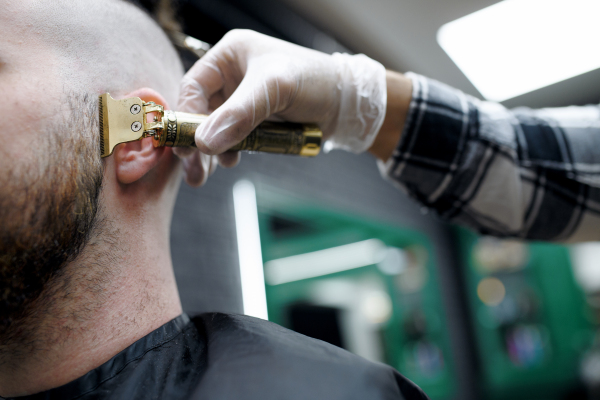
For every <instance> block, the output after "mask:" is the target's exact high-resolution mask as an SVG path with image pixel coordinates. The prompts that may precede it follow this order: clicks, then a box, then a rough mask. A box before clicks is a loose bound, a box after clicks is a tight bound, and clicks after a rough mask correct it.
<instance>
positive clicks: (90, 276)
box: [0, 218, 181, 396]
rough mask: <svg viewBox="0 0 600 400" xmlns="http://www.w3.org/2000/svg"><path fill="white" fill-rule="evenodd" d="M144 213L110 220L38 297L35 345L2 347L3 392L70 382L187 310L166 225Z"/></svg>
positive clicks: (33, 390)
mask: <svg viewBox="0 0 600 400" xmlns="http://www.w3.org/2000/svg"><path fill="white" fill-rule="evenodd" d="M141 219H142V221H139V223H138V224H136V225H135V226H133V227H132V226H131V225H127V224H125V223H121V224H120V225H118V224H111V223H109V222H106V221H104V222H103V223H102V224H103V225H104V226H103V227H102V228H101V230H102V232H101V233H100V234H97V235H94V238H93V239H92V240H91V241H90V242H89V243H88V245H87V246H86V247H85V249H84V251H83V252H82V253H81V254H80V256H79V257H77V259H76V260H75V261H74V262H72V263H71V264H69V265H68V266H66V268H65V270H64V273H63V274H62V275H61V276H60V277H58V278H56V279H55V282H53V284H51V285H50V287H51V289H50V290H51V292H50V293H46V295H43V296H42V299H43V300H44V304H36V305H35V307H37V308H36V310H35V311H36V313H37V314H39V318H38V319H37V320H36V322H35V324H34V326H33V328H32V333H31V337H30V340H32V341H33V342H31V343H35V344H34V345H33V346H32V349H31V351H28V350H25V351H21V352H20V351H18V349H17V351H13V352H11V351H10V350H9V349H6V350H9V351H4V350H1V351H0V353H1V352H4V353H5V354H4V356H3V355H2V354H0V357H2V361H4V362H3V363H0V395H1V396H21V395H27V394H33V393H38V392H40V391H44V390H47V389H51V388H54V387H58V386H61V385H64V384H66V383H68V382H70V381H72V380H74V379H76V378H78V377H80V376H82V375H84V374H85V373H86V372H88V371H90V370H92V369H94V368H96V367H98V366H100V365H102V364H103V363H105V362H106V361H108V360H109V359H110V358H112V357H113V356H114V355H116V354H117V353H118V352H120V351H121V350H123V349H125V348H127V347H128V346H130V345H131V344H132V343H134V342H135V341H136V340H138V339H140V338H142V337H144V336H145V335H147V334H148V333H150V332H152V331H153V330H155V329H157V328H158V327H160V326H161V325H163V324H165V323H167V322H168V321H170V320H171V319H173V318H175V317H177V316H178V315H179V314H181V304H180V301H179V295H178V292H177V287H176V284H175V278H174V276H173V271H172V264H171V257H170V250H169V236H168V227H163V228H162V229H156V223H155V221H148V220H144V219H143V218H141ZM163 225H164V224H163ZM13 350H15V349H13ZM11 354H13V355H16V356H14V357H13V358H12V359H11Z"/></svg>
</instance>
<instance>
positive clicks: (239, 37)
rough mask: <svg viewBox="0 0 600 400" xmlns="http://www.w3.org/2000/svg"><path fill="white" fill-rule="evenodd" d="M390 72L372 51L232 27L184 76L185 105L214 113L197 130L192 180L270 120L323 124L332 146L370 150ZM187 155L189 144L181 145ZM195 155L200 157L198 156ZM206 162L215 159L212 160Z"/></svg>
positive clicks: (227, 158)
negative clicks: (325, 49) (328, 47)
mask: <svg viewBox="0 0 600 400" xmlns="http://www.w3.org/2000/svg"><path fill="white" fill-rule="evenodd" d="M385 109H386V72H385V68H384V67H383V66H382V65H381V64H380V63H378V62H376V61H374V60H372V59H370V58H368V57H366V56H364V55H355V56H351V55H348V54H339V53H336V54H333V55H328V54H325V53H321V52H318V51H315V50H310V49H307V48H304V47H300V46H297V45H294V44H291V43H287V42H284V41H281V40H278V39H274V38H271V37H269V36H265V35H262V34H259V33H256V32H253V31H246V30H234V31H231V32H229V33H228V34H227V35H225V37H224V38H223V39H222V40H221V41H220V42H219V43H217V44H216V45H215V46H214V48H212V49H211V50H210V51H209V52H208V53H206V55H205V56H204V57H203V58H202V59H200V60H199V61H198V62H197V63H196V64H195V65H194V66H193V67H192V68H191V69H190V70H189V71H188V73H187V74H186V75H185V76H184V78H183V81H182V84H181V91H180V99H179V105H178V110H179V111H184V112H191V113H204V114H208V113H212V114H211V115H210V117H209V118H208V119H207V120H206V121H205V122H204V123H203V124H202V125H200V126H199V127H198V129H197V131H196V145H197V147H198V149H199V151H200V152H202V153H204V154H203V155H198V154H197V150H195V153H192V155H190V156H189V157H188V158H186V159H185V160H184V164H185V167H186V172H187V179H186V180H187V181H188V183H190V184H192V185H199V184H202V183H203V181H194V180H193V179H190V178H194V177H199V176H201V177H203V179H204V180H205V177H206V176H207V175H208V174H209V172H210V171H206V172H204V173H201V172H199V170H200V169H203V168H204V169H205V168H206V167H205V166H204V165H201V164H202V163H201V162H200V161H201V160H202V157H207V156H206V155H219V156H218V157H219V163H220V164H221V165H223V166H226V167H228V166H234V165H235V164H237V162H238V161H239V153H232V152H226V151H227V150H228V149H229V148H231V147H232V146H234V145H235V144H237V143H239V142H240V141H242V140H243V139H244V138H245V137H246V136H247V135H248V134H249V133H250V132H251V131H252V130H253V129H254V128H255V127H256V126H257V125H258V124H260V123H261V122H262V121H264V120H265V119H267V118H269V117H272V116H274V117H278V118H280V119H283V120H286V121H291V122H310V123H316V124H318V125H319V127H320V128H321V130H322V131H323V134H324V138H325V139H328V140H329V142H328V143H329V145H328V146H329V147H330V148H340V149H345V150H348V151H352V152H355V153H360V152H363V151H365V150H367V149H368V148H369V147H370V146H371V144H372V143H373V140H374V139H375V136H376V135H377V133H378V131H379V128H380V127H381V124H382V123H383V120H384V118H385ZM176 152H177V154H179V155H180V156H184V157H185V156H186V154H190V151H189V150H188V149H177V150H176ZM190 157H195V160H191V159H190ZM204 164H205V165H213V163H212V162H211V163H208V162H205V163H204Z"/></svg>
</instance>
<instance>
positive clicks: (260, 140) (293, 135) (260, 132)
mask: <svg viewBox="0 0 600 400" xmlns="http://www.w3.org/2000/svg"><path fill="white" fill-rule="evenodd" d="M207 117H208V116H206V115H201V114H188V113H183V112H176V111H165V112H164V116H163V117H162V121H163V123H164V129H163V130H162V132H161V131H159V132H157V133H155V134H154V136H153V138H154V139H153V143H154V146H155V147H162V146H169V147H196V142H195V140H194V137H195V135H196V128H197V127H198V125H200V124H201V123H203V122H204V121H205V120H206V118H207ZM322 138H323V133H322V132H321V130H320V129H319V128H318V127H317V126H316V125H312V124H297V123H291V122H269V121H266V122H263V123H262V124H260V125H259V126H257V127H256V128H255V129H254V130H253V131H252V132H251V133H250V134H249V135H248V136H247V137H246V138H245V139H244V140H242V141H241V142H240V143H238V144H237V145H235V146H233V147H232V148H231V149H230V150H231V151H252V152H264V153H279V154H295V155H300V156H305V157H314V156H316V155H317V154H319V151H320V150H321V140H322Z"/></svg>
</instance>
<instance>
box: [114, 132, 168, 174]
mask: <svg viewBox="0 0 600 400" xmlns="http://www.w3.org/2000/svg"><path fill="white" fill-rule="evenodd" d="M164 150H165V148H164V147H157V148H156V147H154V145H153V144H152V138H145V139H142V140H139V141H136V142H130V143H124V144H121V145H119V146H118V147H117V148H116V149H115V152H114V156H115V164H116V173H117V180H118V181H119V183H123V184H126V185H128V184H130V183H134V182H136V181H139V180H140V179H142V178H143V177H144V175H146V174H147V173H148V172H149V171H150V170H152V168H154V167H155V166H156V164H158V162H159V161H160V158H161V156H162V154H163V152H164Z"/></svg>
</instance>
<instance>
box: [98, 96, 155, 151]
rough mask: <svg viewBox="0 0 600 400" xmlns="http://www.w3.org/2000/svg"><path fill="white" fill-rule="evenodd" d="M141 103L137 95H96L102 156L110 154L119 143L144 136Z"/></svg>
mask: <svg viewBox="0 0 600 400" xmlns="http://www.w3.org/2000/svg"><path fill="white" fill-rule="evenodd" d="M143 105H144V103H143V102H142V100H141V99H140V98H139V97H130V98H128V99H122V100H115V99H113V98H112V97H111V96H110V94H109V93H105V94H103V95H101V96H99V97H98V117H99V122H100V123H99V126H100V155H101V157H102V158H104V157H108V156H110V155H111V154H112V152H113V150H114V149H115V146H116V145H118V144H119V143H126V142H133V141H136V140H140V139H142V138H143V137H144V129H143V128H144V112H143V111H142V110H143Z"/></svg>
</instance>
